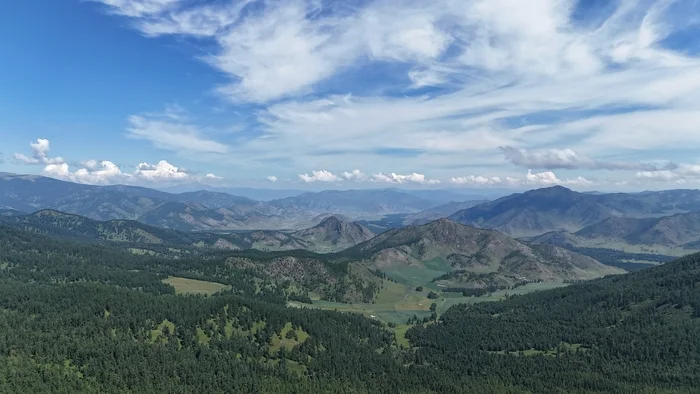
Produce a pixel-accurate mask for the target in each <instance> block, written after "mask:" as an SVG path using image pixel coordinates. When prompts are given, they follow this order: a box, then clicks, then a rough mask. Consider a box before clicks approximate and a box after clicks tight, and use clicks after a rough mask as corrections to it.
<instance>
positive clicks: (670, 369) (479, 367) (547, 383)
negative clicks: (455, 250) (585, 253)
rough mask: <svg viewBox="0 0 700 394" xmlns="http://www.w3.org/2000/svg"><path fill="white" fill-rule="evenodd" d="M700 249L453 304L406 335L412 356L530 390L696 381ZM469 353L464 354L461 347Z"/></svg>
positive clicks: (620, 388)
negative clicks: (563, 283)
mask: <svg viewBox="0 0 700 394" xmlns="http://www.w3.org/2000/svg"><path fill="white" fill-rule="evenodd" d="M698 286H700V254H695V255H690V256H687V257H684V258H681V259H679V260H677V261H674V262H670V263H667V264H665V265H663V266H660V267H657V268H653V269H649V270H645V271H640V272H636V273H631V274H627V275H621V276H615V277H609V278H605V279H600V280H595V281H591V282H587V283H583V284H579V285H574V286H570V287H567V288H562V289H556V290H551V291H546V292H538V293H534V294H528V295H524V296H517V297H513V298H511V299H509V300H506V301H503V302H497V303H482V304H477V305H472V306H465V305H462V306H456V307H454V308H452V309H450V310H449V311H448V312H447V313H445V314H444V315H443V316H442V317H441V323H439V324H435V325H431V326H429V327H422V326H416V327H414V328H413V329H411V330H409V332H408V333H407V337H408V338H410V341H411V344H412V345H414V346H418V347H419V348H420V349H419V350H418V351H417V352H416V354H415V359H414V360H415V362H416V363H419V364H422V365H430V366H431V367H433V368H436V369H439V370H441V371H445V372H448V373H450V372H451V373H455V374H457V373H459V374H463V375H466V376H490V377H492V378H493V379H495V380H498V381H501V382H504V383H506V384H512V385H515V386H518V387H523V388H526V389H527V390H530V391H532V392H537V393H548V392H552V393H553V392H567V393H568V392H599V393H603V392H605V393H608V392H609V393H613V392H614V393H633V392H648V393H657V392H693V391H694V390H696V389H697V387H700V341H698V338H700V292H698V291H697V289H698ZM467 349H468V351H465V350H467Z"/></svg>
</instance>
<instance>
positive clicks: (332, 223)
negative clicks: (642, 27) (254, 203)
mask: <svg viewBox="0 0 700 394" xmlns="http://www.w3.org/2000/svg"><path fill="white" fill-rule="evenodd" d="M0 222H3V223H5V224H8V225H11V226H14V227H19V228H21V229H23V230H25V231H30V232H33V233H37V234H43V235H53V236H60V237H67V238H78V239H82V240H92V241H108V242H117V243H129V244H132V243H133V244H143V245H167V246H177V247H199V248H201V247H206V248H214V249H229V250H239V249H260V250H267V251H279V250H294V249H304V250H310V251H316V252H320V253H329V252H336V251H339V250H343V249H345V248H348V247H350V246H353V245H356V244H358V243H360V242H363V241H366V240H368V239H370V238H372V237H373V236H374V234H373V233H372V232H371V231H370V230H368V229H367V228H366V227H364V226H362V225H361V224H359V223H356V222H352V221H350V219H348V218H344V217H341V216H335V215H330V216H326V217H325V218H323V219H322V220H321V222H320V223H319V224H318V225H316V226H314V227H311V228H308V229H303V230H299V231H295V232H291V233H290V232H282V231H274V230H266V231H265V230H258V231H245V232H234V233H216V232H182V231H177V230H171V229H163V228H159V227H155V226H150V225H147V224H144V223H141V222H138V221H135V220H110V221H97V220H93V219H89V218H86V217H83V216H79V215H74V214H68V213H63V212H59V211H54V210H50V209H46V210H41V211H37V212H34V213H32V214H28V215H19V214H12V215H0Z"/></svg>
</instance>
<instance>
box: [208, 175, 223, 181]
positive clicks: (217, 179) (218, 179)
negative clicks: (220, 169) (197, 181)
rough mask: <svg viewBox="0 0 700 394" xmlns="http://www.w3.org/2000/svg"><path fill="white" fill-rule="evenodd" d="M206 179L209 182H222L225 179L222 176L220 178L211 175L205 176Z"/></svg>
mask: <svg viewBox="0 0 700 394" xmlns="http://www.w3.org/2000/svg"><path fill="white" fill-rule="evenodd" d="M204 179H209V180H213V181H220V180H222V179H224V178H223V177H221V176H218V175H214V174H211V173H209V174H207V175H205V176H204Z"/></svg>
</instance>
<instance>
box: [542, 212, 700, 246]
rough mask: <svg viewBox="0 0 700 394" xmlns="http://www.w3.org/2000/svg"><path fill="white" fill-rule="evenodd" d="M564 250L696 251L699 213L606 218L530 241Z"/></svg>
mask: <svg viewBox="0 0 700 394" xmlns="http://www.w3.org/2000/svg"><path fill="white" fill-rule="evenodd" d="M530 240H531V241H533V242H537V243H549V244H554V245H559V246H564V247H618V248H619V247H624V246H625V245H643V246H647V247H659V246H661V247H664V248H680V249H687V250H688V251H689V252H690V251H693V250H700V213H680V214H675V215H671V216H664V217H660V218H644V219H638V218H619V217H616V218H608V219H605V220H602V221H600V222H598V223H594V224H592V225H590V226H587V227H585V228H583V229H581V230H579V231H576V232H574V233H569V232H565V231H557V232H549V233H545V234H542V235H540V236H536V237H532V238H531V239H530Z"/></svg>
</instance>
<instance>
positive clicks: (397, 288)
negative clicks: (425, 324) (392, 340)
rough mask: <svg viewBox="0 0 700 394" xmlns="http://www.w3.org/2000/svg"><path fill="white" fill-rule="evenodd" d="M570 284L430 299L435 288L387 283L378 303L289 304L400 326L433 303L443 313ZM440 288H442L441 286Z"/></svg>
mask: <svg viewBox="0 0 700 394" xmlns="http://www.w3.org/2000/svg"><path fill="white" fill-rule="evenodd" d="M562 286H566V284H564V283H559V282H552V283H530V284H527V285H525V286H520V287H517V288H515V289H511V290H499V291H495V292H493V293H492V294H490V295H485V296H481V297H464V296H463V295H462V294H460V293H447V292H446V293H439V295H440V297H438V298H437V299H434V300H433V299H429V298H428V293H429V292H430V291H431V289H429V288H427V287H425V286H424V290H423V291H422V292H417V291H415V287H413V286H406V285H402V284H398V283H392V282H386V285H385V288H384V289H382V290H381V291H380V292H379V294H378V296H377V300H376V301H375V303H374V304H344V303H340V302H330V301H321V300H314V303H313V305H309V304H302V303H299V302H289V303H288V305H289V306H292V307H297V308H319V309H326V310H336V311H339V312H355V313H361V314H363V315H365V316H366V317H369V318H372V319H378V320H381V321H383V322H385V323H395V324H398V325H401V324H404V323H406V321H407V320H408V319H409V318H411V317H413V316H414V315H416V316H418V318H420V319H422V318H424V317H428V316H430V314H431V312H430V305H431V304H432V303H433V302H434V303H436V304H437V312H438V313H443V312H445V311H446V310H447V309H449V308H450V307H451V306H453V305H456V304H474V303H477V302H488V301H499V300H502V299H504V298H505V296H506V294H509V295H516V294H525V293H530V292H533V291H539V290H548V289H553V288H557V287H562ZM438 289H439V288H438Z"/></svg>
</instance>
